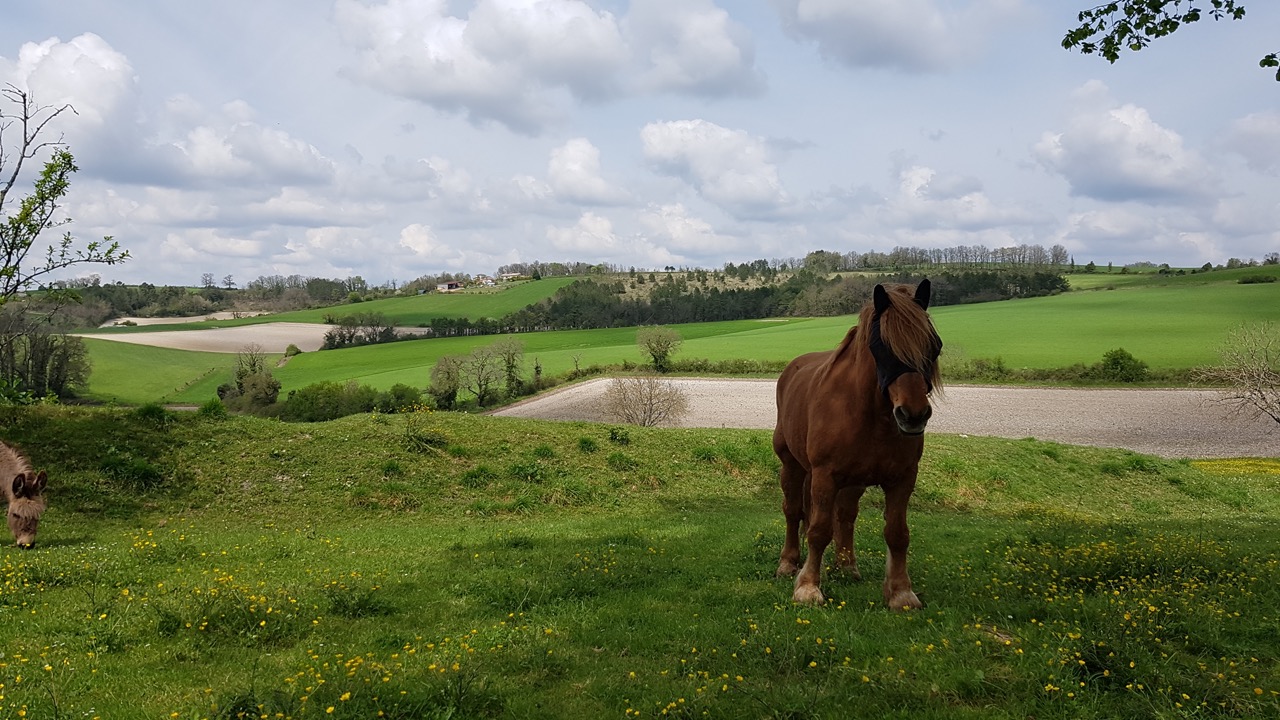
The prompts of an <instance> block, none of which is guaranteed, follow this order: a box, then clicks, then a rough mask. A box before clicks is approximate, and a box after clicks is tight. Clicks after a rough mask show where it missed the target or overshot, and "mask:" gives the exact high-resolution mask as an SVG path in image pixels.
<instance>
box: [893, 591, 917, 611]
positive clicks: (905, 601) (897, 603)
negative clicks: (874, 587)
mask: <svg viewBox="0 0 1280 720" xmlns="http://www.w3.org/2000/svg"><path fill="white" fill-rule="evenodd" d="M887 604H888V605H889V609H890V610H897V611H899V612H906V611H907V610H919V609H920V608H922V607H924V603H922V602H920V598H918V597H916V594H915V593H914V592H912V591H910V590H903V591H901V592H898V593H895V594H894V595H893V597H891V598H889V600H888V601H887Z"/></svg>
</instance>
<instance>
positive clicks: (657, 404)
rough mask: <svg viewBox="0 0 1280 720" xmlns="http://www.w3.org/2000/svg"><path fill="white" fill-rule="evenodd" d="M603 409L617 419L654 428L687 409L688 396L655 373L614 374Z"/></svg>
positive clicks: (672, 419)
mask: <svg viewBox="0 0 1280 720" xmlns="http://www.w3.org/2000/svg"><path fill="white" fill-rule="evenodd" d="M604 402H605V410H606V412H608V414H609V415H610V416H612V417H614V418H616V419H617V420H619V421H620V422H625V423H630V424H632V425H640V426H643V427H656V426H658V425H661V424H664V423H673V422H675V421H677V420H679V419H680V418H681V417H684V415H685V414H686V413H688V412H689V398H688V396H686V395H685V393H684V391H683V390H681V389H680V388H679V387H678V386H677V385H676V384H675V383H673V382H671V381H670V380H667V379H664V378H660V377H658V376H657V375H632V376H628V377H616V378H614V379H613V380H612V381H611V382H610V384H609V389H608V390H606V391H605V395H604Z"/></svg>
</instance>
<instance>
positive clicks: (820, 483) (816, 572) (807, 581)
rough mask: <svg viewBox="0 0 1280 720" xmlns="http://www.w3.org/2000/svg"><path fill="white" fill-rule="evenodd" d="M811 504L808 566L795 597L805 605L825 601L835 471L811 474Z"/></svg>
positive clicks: (816, 471) (799, 581) (808, 533)
mask: <svg viewBox="0 0 1280 720" xmlns="http://www.w3.org/2000/svg"><path fill="white" fill-rule="evenodd" d="M809 481H810V487H809V508H808V512H807V513H806V517H805V523H806V528H805V529H806V533H805V539H806V540H807V541H808V543H809V555H808V556H807V557H805V559H804V567H802V568H800V574H799V575H796V589H795V592H794V593H793V594H792V596H791V597H792V600H794V601H795V602H797V603H800V604H802V605H821V604H822V603H823V602H824V601H825V600H826V598H824V597H823V596H822V589H821V588H820V584H821V582H822V555H823V553H825V552H826V550H827V546H828V545H830V544H831V530H832V527H831V526H832V520H833V516H834V515H835V512H834V510H835V508H834V507H833V506H834V505H835V499H836V498H835V495H836V492H835V482H834V481H833V479H832V477H831V473H830V472H828V471H826V470H821V469H818V468H814V469H813V470H812V472H811V473H810V475H809Z"/></svg>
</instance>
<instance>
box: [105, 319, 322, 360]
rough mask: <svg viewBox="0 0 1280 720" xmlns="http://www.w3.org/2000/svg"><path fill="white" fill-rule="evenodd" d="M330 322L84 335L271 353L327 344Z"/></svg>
mask: <svg viewBox="0 0 1280 720" xmlns="http://www.w3.org/2000/svg"><path fill="white" fill-rule="evenodd" d="M328 331H329V326H328V325H321V324H318V323H287V322H276V323H263V324H261V325H242V326H240V327H225V328H209V329H208V330H160V331H157V332H147V333H129V334H120V335H81V337H88V338H93V339H95V340H111V341H114V342H126V343H133V344H135V345H153V346H155V347H163V348H172V349H174V350H195V351H198V352H220V353H234V352H239V351H240V349H241V348H243V347H244V346H246V345H253V344H256V345H258V346H260V347H261V348H262V349H263V351H264V352H267V353H282V352H284V351H285V350H286V349H288V347H289V346H290V345H297V346H298V349H299V350H302V351H304V352H312V351H315V350H319V349H320V346H321V345H323V344H324V334H325V333H326V332H328Z"/></svg>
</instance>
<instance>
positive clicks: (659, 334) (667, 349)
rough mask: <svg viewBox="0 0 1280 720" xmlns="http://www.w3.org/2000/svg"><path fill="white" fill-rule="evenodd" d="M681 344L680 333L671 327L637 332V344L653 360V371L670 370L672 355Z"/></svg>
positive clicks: (659, 327) (647, 328)
mask: <svg viewBox="0 0 1280 720" xmlns="http://www.w3.org/2000/svg"><path fill="white" fill-rule="evenodd" d="M681 342H683V339H682V338H681V337H680V333H678V332H676V331H675V330H674V329H672V328H669V327H662V326H658V325H655V326H652V327H642V328H640V329H639V330H637V331H636V344H637V345H639V346H640V349H641V350H643V351H644V352H645V353H646V354H648V356H649V357H650V358H652V359H653V369H654V370H657V371H658V372H666V371H667V370H668V368H670V360H671V354H672V353H674V352H675V351H676V350H677V349H679V348H680V343H681Z"/></svg>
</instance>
